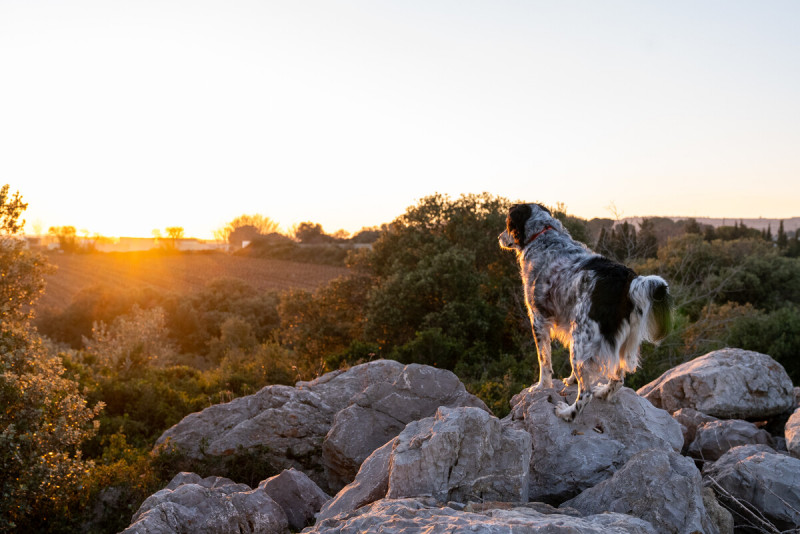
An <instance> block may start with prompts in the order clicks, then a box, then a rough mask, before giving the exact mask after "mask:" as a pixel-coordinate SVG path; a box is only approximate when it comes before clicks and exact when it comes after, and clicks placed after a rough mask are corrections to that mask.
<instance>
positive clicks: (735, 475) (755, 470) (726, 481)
mask: <svg viewBox="0 0 800 534" xmlns="http://www.w3.org/2000/svg"><path fill="white" fill-rule="evenodd" d="M703 475H704V476H705V477H706V481H707V484H708V485H709V486H710V487H711V488H712V489H714V490H715V491H716V492H717V493H718V495H720V500H721V501H722V502H725V503H726V504H727V505H728V506H730V507H731V508H733V509H735V510H740V511H741V514H742V517H744V518H746V519H750V518H751V515H752V514H748V512H747V510H746V509H743V508H747V507H752V508H754V509H755V510H757V512H758V513H757V514H755V515H756V516H757V515H758V514H762V515H763V516H764V517H765V518H766V519H767V520H768V521H770V522H771V523H772V524H773V525H775V526H777V527H778V529H780V530H785V529H792V528H798V527H800V460H798V459H797V458H793V457H791V456H789V455H788V454H785V453H779V452H776V451H774V450H773V449H771V448H770V447H767V446H766V445H743V446H741V447H735V448H733V449H731V450H729V451H728V452H726V453H725V454H723V455H722V457H720V459H719V460H717V461H716V462H714V463H712V464H709V465H707V466H706V467H704V468H703ZM726 501H727V502H726ZM752 519H753V522H755V523H756V524H758V523H757V522H758V521H759V519H760V518H758V517H753V518H752ZM764 531H765V532H769V531H770V530H768V529H765V530H764Z"/></svg>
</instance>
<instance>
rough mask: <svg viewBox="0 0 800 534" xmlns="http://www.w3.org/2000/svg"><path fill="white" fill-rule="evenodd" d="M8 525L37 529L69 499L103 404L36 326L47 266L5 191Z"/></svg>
mask: <svg viewBox="0 0 800 534" xmlns="http://www.w3.org/2000/svg"><path fill="white" fill-rule="evenodd" d="M0 200H2V205H0V218H1V219H2V226H1V227H0V269H2V277H0V291H1V292H2V294H3V305H2V308H1V309H2V320H0V407H2V408H1V409H0V492H2V499H0V531H2V530H10V529H14V528H15V527H16V528H26V527H27V528H32V527H36V526H40V525H37V522H39V521H41V520H43V518H45V517H47V516H48V514H49V513H51V512H53V511H54V510H57V509H58V508H59V507H62V506H64V499H65V498H67V496H68V495H70V493H71V492H74V491H77V489H78V485H79V482H80V480H81V477H82V475H83V473H84V472H85V471H86V469H88V468H89V467H90V464H87V463H86V462H84V461H83V460H82V459H81V456H80V453H79V451H78V447H79V445H80V444H81V442H83V441H84V440H85V439H86V438H88V437H89V436H91V435H92V433H93V432H94V431H95V427H94V425H93V424H92V420H93V419H94V417H95V416H96V415H97V414H98V412H99V411H100V409H101V408H102V406H101V405H98V406H95V407H94V408H89V407H87V405H86V400H85V399H84V398H83V397H82V395H81V394H80V391H79V389H78V385H77V384H76V383H75V382H73V381H72V380H69V379H67V378H65V377H64V367H63V365H62V363H61V359H60V358H59V357H58V356H57V355H55V354H54V353H53V351H52V350H50V349H49V348H47V347H46V346H45V345H44V343H43V342H42V340H41V339H40V338H39V337H38V336H37V335H36V333H35V332H34V331H33V330H31V328H30V326H29V322H28V319H29V315H30V312H29V311H28V309H29V306H30V305H31V304H32V301H33V299H34V298H35V297H36V295H37V294H38V293H39V292H40V291H41V289H42V288H43V286H44V279H43V277H44V273H45V271H46V269H47V267H46V265H45V264H44V262H43V261H42V260H41V258H39V257H38V256H34V255H32V254H30V253H28V252H27V251H25V250H24V248H23V246H22V244H21V242H20V241H19V240H18V239H17V238H16V237H15V234H16V233H17V232H19V230H20V229H21V227H22V224H21V223H20V222H19V217H20V214H21V213H22V211H23V210H24V209H25V208H26V206H27V205H26V204H23V203H22V200H21V197H20V196H19V193H17V194H15V195H14V196H9V195H8V186H4V187H3V188H2V189H1V190H0Z"/></svg>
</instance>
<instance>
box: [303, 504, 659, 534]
mask: <svg viewBox="0 0 800 534" xmlns="http://www.w3.org/2000/svg"><path fill="white" fill-rule="evenodd" d="M456 506H457V505H456ZM305 532H306V534H345V533H355V532H359V533H369V532H376V533H377V532H381V533H383V534H393V533H405V532H426V533H428V534H445V533H447V534H451V533H456V534H458V533H468V532H469V533H473V532H481V533H485V534H495V533H496V534H508V533H510V532H541V533H543V534H544V533H546V534H559V533H564V534H656V533H657V532H658V531H657V530H656V529H655V528H653V526H652V525H650V524H649V523H648V522H646V521H643V520H641V519H637V518H634V517H631V516H628V515H623V514H615V513H609V514H599V515H591V516H588V517H575V516H572V515H566V514H557V513H556V514H546V513H542V512H540V511H538V510H536V509H535V508H532V507H526V506H508V505H504V504H503V503H498V507H497V508H491V507H487V509H483V510H481V511H480V512H470V511H467V510H464V509H462V510H459V509H456V508H452V507H450V506H446V505H442V504H440V503H438V502H437V501H436V500H435V499H424V498H422V499H399V500H392V499H385V500H380V501H377V502H375V503H373V504H371V505H368V506H365V507H363V508H359V509H358V510H354V511H352V512H350V513H347V514H342V515H340V516H337V517H335V518H332V519H325V520H323V521H318V522H317V524H316V525H315V526H314V528H313V529H310V530H307V531H305Z"/></svg>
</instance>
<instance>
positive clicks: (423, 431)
mask: <svg viewBox="0 0 800 534" xmlns="http://www.w3.org/2000/svg"><path fill="white" fill-rule="evenodd" d="M530 457H531V437H530V435H528V433H527V432H524V431H520V430H514V429H511V428H508V427H503V426H502V425H501V423H500V420H499V419H497V418H496V417H494V416H493V415H491V414H489V413H487V412H485V411H484V410H482V409H480V408H446V407H441V408H439V409H438V410H437V412H436V415H435V416H434V417H428V418H426V419H422V420H420V421H415V422H413V423H409V425H408V426H407V427H406V428H405V430H403V432H401V433H400V435H399V436H398V437H397V441H396V443H395V445H394V449H393V451H392V460H391V467H390V470H389V490H388V491H387V493H386V497H387V498H390V499H397V498H403V497H420V496H430V497H433V498H435V499H437V500H439V501H441V502H447V501H465V500H467V499H471V500H489V501H510V502H517V501H527V500H528V466H529V465H530Z"/></svg>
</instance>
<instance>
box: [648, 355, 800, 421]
mask: <svg viewBox="0 0 800 534" xmlns="http://www.w3.org/2000/svg"><path fill="white" fill-rule="evenodd" d="M638 393H639V395H641V396H643V397H645V398H646V399H648V400H649V401H650V402H652V403H653V405H654V406H657V407H659V408H663V409H664V410H667V411H668V412H670V413H672V412H674V411H676V410H679V409H681V408H693V409H695V410H698V411H700V412H702V413H704V414H707V415H712V416H714V417H720V418H726V419H731V418H738V419H759V418H762V419H763V418H767V417H770V416H773V415H777V414H780V413H782V412H785V411H787V410H789V409H791V408H792V407H793V406H794V387H793V386H792V381H791V380H790V379H789V375H787V374H786V371H785V370H784V368H783V367H782V366H781V365H780V364H779V363H778V362H776V361H775V360H773V359H772V358H770V357H769V356H767V355H766V354H760V353H758V352H752V351H748V350H742V349H722V350H717V351H714V352H710V353H708V354H706V355H705V356H701V357H699V358H696V359H694V360H691V361H689V362H686V363H684V364H681V365H679V366H677V367H675V368H674V369H672V370H670V371H667V372H666V373H664V374H663V375H661V376H660V377H659V378H657V379H656V380H654V381H653V382H651V383H649V384H647V385H646V386H644V387H642V388H641V389H639V391H638Z"/></svg>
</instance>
